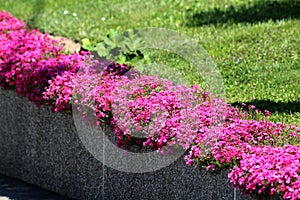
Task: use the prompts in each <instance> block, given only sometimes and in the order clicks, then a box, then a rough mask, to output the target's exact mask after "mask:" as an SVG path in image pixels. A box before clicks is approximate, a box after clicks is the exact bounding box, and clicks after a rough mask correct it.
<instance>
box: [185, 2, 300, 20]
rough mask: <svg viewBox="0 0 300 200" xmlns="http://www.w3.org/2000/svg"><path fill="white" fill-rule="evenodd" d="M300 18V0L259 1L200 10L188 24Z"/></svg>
mask: <svg viewBox="0 0 300 200" xmlns="http://www.w3.org/2000/svg"><path fill="white" fill-rule="evenodd" d="M289 18H300V1H299V0H285V1H259V2H256V3H255V4H254V5H250V6H247V5H243V6H239V7H234V6H229V7H228V8H225V9H219V8H215V9H212V10H209V11H200V12H198V13H195V14H193V15H192V16H191V18H190V19H189V22H188V26H202V25H207V24H223V23H247V22H248V23H255V22H263V21H267V20H270V19H271V20H279V19H289Z"/></svg>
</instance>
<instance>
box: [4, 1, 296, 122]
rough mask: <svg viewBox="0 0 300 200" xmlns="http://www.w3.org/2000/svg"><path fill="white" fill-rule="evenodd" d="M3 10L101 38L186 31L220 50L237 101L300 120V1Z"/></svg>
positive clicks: (38, 24)
mask: <svg viewBox="0 0 300 200" xmlns="http://www.w3.org/2000/svg"><path fill="white" fill-rule="evenodd" d="M0 9H1V10H6V11H9V12H11V13H12V14H13V15H14V16H16V17H18V18H19V19H22V20H24V21H25V22H26V23H27V24H28V26H29V27H31V28H38V29H39V30H41V31H43V32H49V33H51V34H53V35H61V36H65V37H68V38H71V39H73V40H76V41H81V39H83V38H89V39H90V40H91V41H92V43H94V44H96V43H97V42H99V41H101V40H103V38H104V36H105V35H106V33H107V32H108V30H109V29H114V30H117V31H119V32H123V31H126V30H128V29H132V28H142V27H164V28H169V29H172V30H175V31H178V32H180V33H183V34H185V35H188V36H189V37H191V38H193V39H195V42H198V43H199V44H200V45H202V46H203V47H204V48H205V49H206V50H207V52H208V54H209V55H211V56H212V58H213V60H214V62H215V63H216V66H217V67H218V69H219V70H220V72H221V74H222V78H223V82H224V86H225V89H226V96H227V101H228V102H229V103H232V104H233V105H239V104H240V103H242V102H245V103H249V104H254V105H255V106H256V107H258V108H261V109H262V110H264V109H267V110H270V111H271V112H273V116H272V117H271V120H272V121H275V122H277V121H281V122H285V123H292V124H297V125H300V12H299V10H300V1H296V0H295V1H292V0H290V1H287V0H278V1H260V0H257V1H253V0H201V1H200V0H199V1H191V0H186V1H184V0H154V1H147V0H130V1H121V0H112V1H109V2H108V1H97V0H93V1H91V0H76V1H75V0H61V1H55V0H47V1H46V0H26V1H24V0H6V1H4V0H0ZM158 39H159V38H158ZM162 55H164V53H159V55H156V59H157V60H159V61H160V62H163V63H164V64H167V65H170V66H172V67H174V69H176V70H178V71H180V72H181V74H184V76H186V77H187V79H188V80H189V81H190V82H191V83H199V76H198V75H197V73H195V71H194V70H193V69H192V68H191V67H188V66H186V63H184V62H182V61H179V60H178V59H177V58H176V56H175V57H174V56H172V55H170V56H166V58H163V59H162V58H161V56H162Z"/></svg>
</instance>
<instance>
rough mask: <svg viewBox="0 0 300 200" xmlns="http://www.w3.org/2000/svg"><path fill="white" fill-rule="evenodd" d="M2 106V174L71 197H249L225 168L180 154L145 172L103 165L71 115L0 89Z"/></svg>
mask: <svg viewBox="0 0 300 200" xmlns="http://www.w3.org/2000/svg"><path fill="white" fill-rule="evenodd" d="M0 108H1V109H0V149H1V150H0V174H4V175H7V176H10V177H13V178H18V179H21V180H23V181H25V182H28V183H31V184H34V185H37V186H40V187H42V188H45V189H47V190H51V191H54V192H57V193H59V194H61V195H64V196H66V197H70V198H74V199H193V200H194V199H201V200H205V199H207V200H216V199H224V200H231V199H235V200H238V199H250V197H249V196H242V195H241V194H240V192H238V191H236V192H235V191H234V189H233V188H232V187H231V185H230V183H229V180H228V178H227V173H228V172H227V171H222V172H221V173H219V174H216V175H212V174H209V173H206V172H205V170H203V169H200V168H194V167H190V166H187V165H186V164H185V163H184V160H183V158H182V157H181V158H179V159H178V160H177V161H175V162H174V163H172V164H171V165H170V166H168V167H165V168H162V169H160V170H157V171H154V172H147V173H125V172H120V171H117V170H115V169H112V168H109V167H106V166H104V165H103V164H102V163H101V162H100V161H98V160H97V159H95V158H94V157H93V156H92V155H91V154H90V153H89V152H88V151H87V150H86V148H85V147H84V146H83V144H82V142H81V140H80V139H79V137H78V135H77V133H76V127H75V125H74V122H73V118H72V116H70V115H67V114H64V113H52V112H51V111H50V110H49V108H48V107H43V106H42V107H41V108H37V107H36V106H35V105H34V104H33V103H32V102H29V101H27V100H26V99H25V98H23V97H19V96H17V95H16V93H15V91H10V90H8V91H6V90H2V89H0ZM251 199H253V198H252V197H251Z"/></svg>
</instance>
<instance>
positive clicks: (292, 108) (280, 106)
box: [231, 100, 300, 114]
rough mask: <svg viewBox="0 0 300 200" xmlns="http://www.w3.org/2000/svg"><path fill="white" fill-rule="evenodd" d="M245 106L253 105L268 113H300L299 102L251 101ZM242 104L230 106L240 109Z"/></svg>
mask: <svg viewBox="0 0 300 200" xmlns="http://www.w3.org/2000/svg"><path fill="white" fill-rule="evenodd" d="M244 103H245V104H247V105H254V106H255V107H256V108H259V109H261V110H262V111H263V110H269V111H270V112H272V113H274V112H279V113H287V114H293V113H296V112H300V101H292V102H274V101H271V100H253V101H250V102H244ZM241 104H242V102H235V103H232V104H231V105H233V106H238V107H241Z"/></svg>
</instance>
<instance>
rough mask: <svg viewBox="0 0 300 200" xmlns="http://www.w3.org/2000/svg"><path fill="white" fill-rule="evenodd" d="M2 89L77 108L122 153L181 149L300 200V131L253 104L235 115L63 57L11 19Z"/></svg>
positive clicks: (220, 103)
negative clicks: (106, 131) (107, 131)
mask: <svg viewBox="0 0 300 200" xmlns="http://www.w3.org/2000/svg"><path fill="white" fill-rule="evenodd" d="M0 86H2V87H4V88H15V89H16V91H17V93H18V94H20V95H23V96H26V97H27V98H28V99H29V100H32V101H34V102H35V103H36V104H37V105H39V104H41V103H46V104H48V105H52V107H53V110H54V111H56V112H58V111H63V112H68V113H71V111H72V104H73V105H75V106H77V109H78V111H79V112H80V114H81V115H82V116H83V117H84V118H85V119H88V120H89V119H91V118H90V117H91V116H92V119H94V120H95V121H94V122H95V124H97V125H109V126H110V127H111V129H112V130H113V131H114V133H115V135H116V137H117V139H118V140H117V145H118V146H119V147H122V148H127V147H128V146H130V145H133V144H134V145H139V146H147V147H151V148H152V149H155V150H161V149H162V148H163V147H165V146H168V145H180V146H182V147H183V148H184V149H187V150H188V154H187V155H186V156H185V161H186V163H187V164H188V165H197V164H199V165H202V166H206V167H207V170H218V169H221V168H230V169H232V171H231V173H230V174H229V176H228V177H229V179H230V182H231V183H232V184H233V185H234V186H235V187H238V188H240V189H242V190H243V191H245V192H248V193H258V194H265V195H279V196H282V197H283V198H284V199H300V179H299V175H300V146H299V144H300V128H299V127H297V126H293V125H287V124H282V123H273V122H270V121H267V120H266V119H265V116H263V113H262V112H261V111H260V110H258V109H256V108H255V107H254V106H252V105H249V106H248V108H249V110H250V111H249V112H244V111H241V110H239V109H237V108H233V107H231V106H230V105H228V104H227V103H226V102H225V101H224V100H222V99H217V98H213V97H212V95H210V94H209V92H207V91H204V90H202V89H201V88H200V87H198V86H191V87H187V86H184V85H173V83H171V82H170V81H167V80H164V79H159V78H157V77H155V76H143V75H140V73H139V72H138V71H135V70H133V69H132V68H131V67H130V66H127V65H124V64H117V63H114V62H109V61H106V62H101V63H100V62H98V61H96V60H92V59H91V57H90V56H89V55H88V54H63V52H62V46H61V45H59V44H58V42H57V41H55V40H52V39H50V38H49V36H48V35H43V34H41V33H40V32H38V31H36V30H33V31H28V30H26V28H25V24H24V23H23V22H21V21H19V20H17V19H15V18H14V17H13V16H12V15H10V14H9V13H5V12H0ZM243 106H246V105H243ZM264 114H265V115H266V116H267V117H268V116H270V112H268V111H264ZM254 115H258V116H260V117H259V118H256V119H257V120H254V119H253V116H254ZM261 116H263V117H261ZM139 136H142V137H143V138H139ZM297 145H298V146H297Z"/></svg>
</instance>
